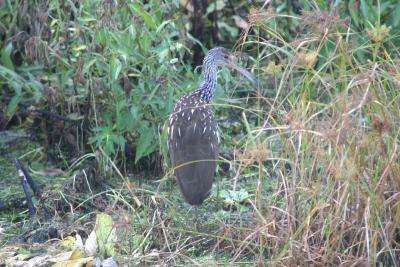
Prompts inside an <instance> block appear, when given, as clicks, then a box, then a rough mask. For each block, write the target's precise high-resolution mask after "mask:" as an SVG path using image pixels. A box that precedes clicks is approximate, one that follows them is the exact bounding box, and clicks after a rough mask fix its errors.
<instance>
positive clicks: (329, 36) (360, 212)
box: [0, 0, 400, 266]
mask: <svg viewBox="0 0 400 267" xmlns="http://www.w3.org/2000/svg"><path fill="white" fill-rule="evenodd" d="M44 2H46V1H43V3H44ZM70 2H71V3H72V1H69V2H68V3H70ZM217 2H218V3H219V2H221V1H217ZM304 2H305V4H304V5H305V11H303V12H302V14H301V15H299V14H297V13H293V12H289V11H288V9H287V6H278V7H277V8H276V9H273V8H271V7H269V8H264V9H256V8H251V9H250V8H249V10H248V13H249V15H248V21H247V22H246V23H247V24H246V25H247V26H246V30H244V31H243V33H242V36H241V38H240V39H239V40H238V41H237V45H236V47H235V50H236V51H237V52H245V53H247V54H248V65H249V66H253V67H252V71H253V72H254V73H255V74H256V76H257V77H258V79H259V81H260V85H261V86H260V87H259V88H257V89H255V90H252V89H248V88H249V85H248V84H246V83H245V82H243V81H242V80H235V82H233V78H232V76H233V74H232V75H229V74H228V72H226V71H220V77H222V79H221V78H220V79H219V81H220V82H222V81H223V82H222V83H220V84H221V85H219V86H218V93H217V99H216V101H215V104H214V108H215V110H216V114H217V116H216V117H217V118H218V120H219V125H220V128H221V136H222V140H223V142H222V144H221V150H222V152H221V155H220V158H219V167H218V178H217V181H216V183H215V186H214V188H213V192H212V195H211V197H210V198H209V199H208V200H207V201H206V203H205V204H204V205H202V206H201V207H199V208H198V210H194V208H188V207H187V206H185V205H184V204H183V203H182V202H183V199H182V197H181V195H180V194H179V192H178V189H177V186H176V184H175V183H174V180H173V175H172V171H171V170H170V168H169V162H168V153H167V147H166V127H165V125H166V121H167V118H168V114H169V112H170V111H171V109H172V106H173V104H174V101H175V100H176V99H177V98H178V97H179V96H180V95H182V94H183V93H185V92H187V91H190V90H193V89H194V88H195V86H196V84H197V83H196V81H197V78H196V77H197V76H200V73H199V71H197V70H195V71H193V72H192V71H191V69H190V67H189V66H188V65H185V59H187V57H188V52H189V50H190V49H189V48H188V46H189V44H190V42H194V43H196V42H198V41H197V40H195V39H194V38H193V36H190V35H189V34H187V32H186V31H184V30H182V29H184V28H185V27H189V26H190V25H189V24H188V21H187V17H186V16H181V17H179V15H180V13H174V12H177V10H178V3H177V2H174V3H172V4H169V3H164V2H161V4H160V3H159V1H149V3H148V4H144V5H142V4H141V2H135V1H125V2H124V1H121V3H120V5H116V6H115V3H119V2H118V1H104V3H102V4H101V5H99V1H94V0H92V1H85V2H84V4H82V5H76V6H75V5H71V4H65V5H61V4H60V3H58V2H57V1H52V2H51V3H50V2H49V3H47V2H46V3H47V4H48V5H45V7H46V8H47V11H48V13H46V14H47V15H49V14H51V16H48V17H46V20H48V21H49V22H50V23H48V24H46V23H43V24H40V23H39V24H38V26H37V27H36V30H38V31H39V32H37V33H36V36H31V37H29V38H28V37H27V38H26V40H24V41H25V45H26V42H27V43H28V44H29V45H26V47H25V49H26V51H25V54H24V55H23V56H25V57H26V58H25V59H26V61H27V62H28V63H29V64H28V63H27V62H24V64H21V65H18V64H16V63H15V61H16V58H18V57H20V56H21V55H20V54H18V53H19V52H18V53H11V52H10V49H11V46H12V45H11V44H8V45H3V50H2V63H3V64H2V66H1V68H0V75H1V77H2V78H4V79H3V81H2V82H1V85H2V86H3V85H4V86H5V87H4V88H5V89H4V93H3V96H7V97H8V95H9V94H11V93H10V92H13V94H12V95H13V96H12V97H11V98H10V99H8V98H7V99H8V100H7V101H5V102H6V103H7V105H4V106H2V107H1V108H0V110H1V111H3V114H7V115H6V116H5V117H6V118H7V120H6V121H5V122H4V121H0V123H1V125H8V124H12V123H11V122H12V119H13V120H17V121H18V120H21V121H22V120H23V118H24V116H26V115H24V113H23V112H22V110H24V109H27V108H28V107H29V106H37V107H40V108H43V107H45V108H47V109H48V110H50V111H52V112H54V113H60V114H62V115H66V116H67V115H68V116H69V118H71V119H74V120H75V119H77V120H80V121H83V123H84V124H85V128H84V129H83V130H82V129H78V128H79V127H78V128H76V129H75V128H74V129H72V130H71V127H70V128H68V127H65V126H63V125H61V126H57V127H61V128H60V129H59V130H60V131H59V132H58V134H59V136H57V138H55V137H53V140H51V138H49V137H47V138H46V137H45V139H46V141H44V143H46V144H47V145H49V146H51V144H52V143H53V146H56V147H57V149H56V151H57V152H56V153H59V154H61V156H60V157H61V158H62V160H60V161H62V164H61V163H60V165H62V167H63V168H64V170H68V172H66V173H70V171H71V170H74V169H79V168H80V167H82V166H83V162H84V161H86V160H87V159H88V158H90V159H95V161H96V167H97V170H96V171H97V172H96V175H99V176H101V178H104V179H105V178H107V179H108V181H114V180H112V179H113V178H114V179H119V182H116V183H114V188H116V189H110V188H109V189H107V190H104V191H103V192H101V193H99V195H96V197H99V196H100V197H102V198H103V199H104V201H103V202H102V206H101V207H102V209H104V210H106V211H107V212H108V213H110V214H113V216H114V218H115V221H116V223H115V226H116V228H117V232H118V234H119V242H118V244H117V250H118V253H119V254H118V257H117V258H118V260H119V261H120V262H121V263H129V264H132V265H144V264H148V265H152V264H169V265H174V266H178V265H181V266H188V265H199V266H200V265H204V266H210V265H219V264H227V265H230V266H232V265H238V266H247V265H248V266H254V265H259V266H271V265H272V266H274V265H275V266H338V265H343V266H376V265H382V266H398V265H399V263H398V259H399V258H400V252H399V249H400V245H399V242H400V232H399V231H400V229H399V225H400V208H399V200H400V198H399V196H400V195H399V192H400V178H399V177H400V162H399V158H398V154H399V147H398V146H399V143H400V125H399V122H400V109H399V107H400V61H399V49H398V44H399V32H398V30H397V28H396V26H398V25H399V20H398V19H396V18H397V17H396V16H395V14H396V13H395V11H396V10H400V5H397V6H396V3H395V2H394V1H386V2H385V3H386V4H385V5H382V8H381V6H379V8H375V6H374V5H372V4H371V3H369V2H368V1H359V2H360V3H361V5H360V6H358V9H357V10H358V11H359V12H361V14H363V15H364V17H365V18H367V19H365V20H363V19H362V16H359V14H358V13H357V12H354V10H356V9H355V8H354V9H353V7H350V4H354V5H356V4H357V3H358V2H357V1H349V2H350V3H349V5H346V6H343V5H340V8H341V9H333V8H331V7H329V6H327V5H326V4H324V3H323V2H324V1H318V2H321V3H319V6H316V5H315V4H314V2H313V3H311V4H310V3H309V2H308V1H304ZM355 2H357V3H355ZM39 3H42V2H41V1H37V4H38V5H37V6H40V5H39ZM21 5H22V4H21ZM220 5H222V4H221V3H220ZM224 5H225V4H224ZM77 6H78V7H79V8H77ZM389 7H391V9H388V8H389ZM9 8H10V9H13V8H14V9H15V10H20V9H19V8H21V6H15V7H14V6H12V5H11V6H9ZM22 10H25V9H22ZM215 10H218V11H220V10H222V8H220V9H218V6H217V5H216V6H215V8H214V9H210V12H213V11H215ZM391 10H393V12H391ZM25 11H26V10H25ZM28 11H29V10H28ZM285 11H288V12H287V14H285V13H284V12H285ZM341 12H342V13H344V14H347V15H349V17H350V18H351V19H347V18H345V16H342V15H340V14H342V13H341ZM1 14H2V16H3V17H6V15H4V14H3V13H1ZM38 14H41V13H40V12H39V13H38ZM46 14H42V15H43V16H44V15H46ZM339 15H340V16H339ZM15 16H16V17H12V16H10V17H9V20H10V21H11V22H15V21H18V18H17V15H15ZM39 17H40V16H39ZM29 18H31V17H29ZM41 18H42V20H43V19H44V18H43V17H41ZM100 18H102V19H100ZM74 19H77V20H78V21H79V23H74ZM38 20H39V19H38ZM39 21H40V20H39ZM98 21H99V22H98ZM11 22H10V23H11ZM390 26H393V27H390ZM50 28H51V29H52V31H51V33H52V38H50V39H46V34H49V31H50ZM225 28H226V27H225ZM228 29H229V28H228ZM183 36H184V37H183ZM65 40H67V41H66V42H64V41H65ZM20 41H21V43H18V42H15V40H14V42H12V44H13V45H15V44H16V45H20V46H21V44H22V43H23V41H22V40H20ZM60 44H62V45H60ZM11 50H12V49H11ZM183 73H184V74H185V75H184V74H183ZM3 101H4V100H3ZM71 114H72V115H71ZM16 118H17V119H16ZM3 119H4V118H3ZM28 122H29V121H28ZM57 127H55V128H57ZM63 127H64V128H63ZM44 128H45V129H43V128H42V127H41V128H40V129H41V130H42V131H50V130H49V129H50V128H51V127H48V126H47V128H46V127H44ZM51 129H53V128H51ZM79 130H81V131H79ZM60 133H63V134H60ZM47 135H51V133H50V134H49V133H48V132H47ZM49 139H50V140H49ZM54 144H55V145H54ZM61 144H64V145H65V146H66V147H69V149H71V147H73V149H72V150H74V151H73V153H72V154H73V156H71V157H70V158H68V157H67V156H65V155H63V153H65V151H63V148H64V149H65V146H64V147H62V146H61ZM132 144H133V145H132ZM127 150H128V151H127ZM131 150H132V151H133V152H132V151H131ZM143 159H145V163H144V164H143V165H145V166H146V168H147V171H148V172H149V173H151V171H153V170H154V169H155V168H158V169H161V170H162V171H163V174H162V175H160V176H157V175H149V174H147V175H142V174H141V173H139V169H140V171H142V170H143V169H144V168H143V167H142V168H136V169H135V168H129V166H132V165H134V164H136V165H135V166H137V165H139V164H140V162H141V160H143ZM146 160H147V161H146ZM146 164H147V165H146ZM82 168H83V167H82ZM127 173H130V174H132V173H133V175H130V176H129V175H126V174H127ZM85 175H86V174H85ZM132 176H133V177H132ZM139 176H147V177H148V176H152V178H154V179H145V181H143V183H139V182H138V180H139V178H138V177H139ZM147 177H146V178H147ZM74 179H75V176H74ZM121 181H122V182H121ZM57 194H58V193H55V195H56V196H54V195H51V196H50V197H52V198H53V199H52V201H55V202H57V201H59V199H57V197H59V196H58V195H57ZM72 195H73V194H71V196H70V197H71V199H72V198H73V196H72ZM62 197H64V195H62ZM62 197H59V198H60V199H61V201H63V199H62ZM92 198H93V199H94V198H95V197H94V196H91V197H89V198H88V199H86V200H82V199H81V198H79V199H78V200H76V202H74V201H71V199H68V201H67V200H65V201H66V202H68V209H70V210H71V211H74V210H75V209H79V208H82V207H83V206H85V204H86V203H89V202H91V200H92ZM50 203H51V204H52V205H53V202H51V201H50ZM54 206H57V205H56V204H54ZM93 206H96V204H93ZM97 208H99V206H97ZM72 213H73V212H72ZM79 223H80V222H78V224H79Z"/></svg>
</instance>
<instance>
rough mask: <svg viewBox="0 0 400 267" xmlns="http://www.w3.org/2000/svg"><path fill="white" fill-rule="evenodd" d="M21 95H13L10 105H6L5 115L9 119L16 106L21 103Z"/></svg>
mask: <svg viewBox="0 0 400 267" xmlns="http://www.w3.org/2000/svg"><path fill="white" fill-rule="evenodd" d="M21 99H22V97H21V95H15V96H13V97H12V98H11V101H10V103H8V105H7V115H8V116H9V117H11V116H12V115H14V113H15V111H16V110H17V107H18V104H19V103H20V102H21Z"/></svg>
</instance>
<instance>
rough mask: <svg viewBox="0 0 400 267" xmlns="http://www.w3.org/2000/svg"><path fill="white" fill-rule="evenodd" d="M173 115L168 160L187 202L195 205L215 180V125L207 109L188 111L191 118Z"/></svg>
mask: <svg viewBox="0 0 400 267" xmlns="http://www.w3.org/2000/svg"><path fill="white" fill-rule="evenodd" d="M189 112H190V111H189ZM176 115H177V116H175V118H173V119H172V120H171V121H170V128H169V150H170V156H171V161H172V165H173V167H174V172H175V175H176V177H177V180H178V184H179V186H180V189H181V191H182V193H183V195H184V197H185V199H186V201H187V202H189V203H190V204H193V205H196V204H197V205H198V204H201V203H202V202H203V200H204V199H205V198H206V197H207V195H208V193H209V191H210V190H211V187H212V183H213V180H214V174H215V169H216V166H217V163H216V160H217V158H218V152H219V151H218V132H217V131H218V129H217V124H216V122H215V120H214V115H213V113H212V111H211V109H209V108H200V109H197V110H196V111H195V112H190V119H189V116H186V117H184V116H183V117H182V116H179V115H181V114H179V113H178V114H176Z"/></svg>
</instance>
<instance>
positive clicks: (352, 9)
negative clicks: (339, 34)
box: [348, 0, 360, 27]
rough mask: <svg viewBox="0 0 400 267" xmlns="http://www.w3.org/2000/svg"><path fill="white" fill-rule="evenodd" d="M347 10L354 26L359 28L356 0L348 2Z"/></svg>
mask: <svg viewBox="0 0 400 267" xmlns="http://www.w3.org/2000/svg"><path fill="white" fill-rule="evenodd" d="M348 8H349V12H350V16H351V18H352V19H353V21H354V24H355V25H356V26H357V27H358V26H360V24H359V20H360V19H359V17H358V12H359V10H358V7H357V2H356V0H350V1H349V5H348Z"/></svg>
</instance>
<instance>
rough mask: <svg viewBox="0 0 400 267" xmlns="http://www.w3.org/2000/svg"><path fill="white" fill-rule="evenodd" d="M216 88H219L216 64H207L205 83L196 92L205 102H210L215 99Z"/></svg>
mask: <svg viewBox="0 0 400 267" xmlns="http://www.w3.org/2000/svg"><path fill="white" fill-rule="evenodd" d="M216 86H217V66H216V65H215V64H211V63H207V62H205V64H204V81H203V83H202V84H201V85H200V86H199V88H198V89H197V90H196V91H198V93H199V94H200V97H201V98H202V99H203V100H204V101H206V102H210V101H211V100H212V98H213V97H214V93H215V88H216Z"/></svg>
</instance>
